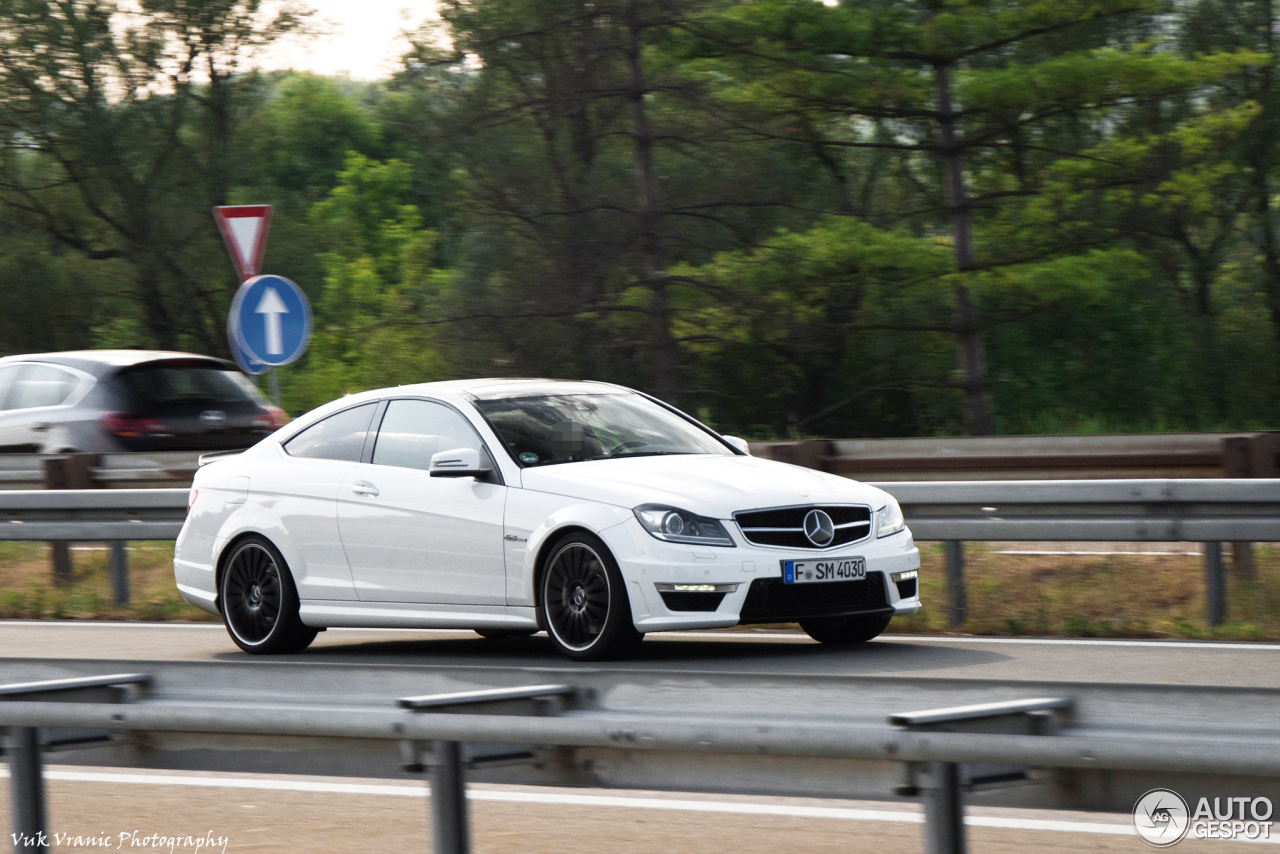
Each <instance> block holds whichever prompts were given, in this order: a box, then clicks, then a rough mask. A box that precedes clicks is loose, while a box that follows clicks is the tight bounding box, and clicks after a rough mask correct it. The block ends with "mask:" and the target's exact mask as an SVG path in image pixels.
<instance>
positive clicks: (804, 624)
mask: <svg viewBox="0 0 1280 854" xmlns="http://www.w3.org/2000/svg"><path fill="white" fill-rule="evenodd" d="M891 619H893V615H892V614H859V615H856V616H853V617H838V618H835V619H829V620H801V621H800V628H802V629H804V630H805V633H806V634H808V635H809V637H811V638H813V639H814V640H816V641H818V642H819V643H825V644H834V645H849V644H856V643H866V642H867V641H869V640H871V639H872V638H874V637H876V636H877V635H879V634H880V633H881V632H883V631H884V630H885V629H886V628H888V627H889V621H890V620H891Z"/></svg>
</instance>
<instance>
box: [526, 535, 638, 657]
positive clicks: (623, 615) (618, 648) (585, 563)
mask: <svg viewBox="0 0 1280 854" xmlns="http://www.w3.org/2000/svg"><path fill="white" fill-rule="evenodd" d="M550 555H551V556H550V558H549V559H548V560H547V568H546V571H545V572H544V573H543V575H542V599H541V607H542V618H543V622H544V624H545V625H546V627H547V634H548V635H549V636H550V637H551V640H552V642H553V643H554V644H555V645H556V646H557V647H559V649H560V651H561V652H563V653H564V654H565V655H567V656H569V657H570V658H573V659H576V660H578V661H602V660H606V659H611V658H620V657H622V656H625V655H627V654H628V653H629V652H631V651H632V650H633V649H635V647H636V645H637V644H638V643H639V642H640V640H641V639H642V638H643V637H644V635H643V634H642V633H640V632H638V631H636V627H635V624H634V623H633V622H632V620H631V602H630V600H629V599H628V598H627V590H626V585H625V584H624V583H623V580H622V573H621V571H619V569H618V565H617V563H616V562H615V561H614V559H613V555H611V554H610V553H609V550H608V549H607V548H605V545H604V543H602V542H601V541H600V540H599V539H598V538H597V537H594V536H592V535H590V534H586V533H575V534H569V535H568V536H566V537H564V538H563V539H561V540H560V541H559V542H558V543H556V544H555V546H554V547H553V548H552V549H551V552H550Z"/></svg>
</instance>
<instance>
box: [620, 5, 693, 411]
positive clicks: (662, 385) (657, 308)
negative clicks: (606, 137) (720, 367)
mask: <svg viewBox="0 0 1280 854" xmlns="http://www.w3.org/2000/svg"><path fill="white" fill-rule="evenodd" d="M627 33H628V36H629V38H628V40H627V62H628V65H629V67H630V72H631V80H630V88H631V92H630V96H631V123H632V134H633V139H634V141H635V157H636V190H637V195H638V199H637V203H638V204H637V208H636V217H637V220H638V222H639V226H640V251H641V254H642V256H643V259H644V260H643V265H644V284H645V286H646V287H648V288H649V292H650V294H651V300H650V305H649V311H650V317H651V320H652V323H653V333H652V334H653V343H652V346H653V391H654V394H655V395H656V396H657V397H659V398H661V399H662V400H665V401H667V402H668V403H673V404H674V403H677V402H678V401H679V397H680V389H679V379H678V378H677V376H676V354H675V339H673V338H672V336H671V309H670V306H669V304H668V299H667V297H668V295H667V281H666V279H667V270H666V265H665V264H664V263H663V260H662V246H661V243H660V241H659V234H658V231H659V227H660V225H661V219H662V215H661V212H660V211H659V210H658V203H657V198H658V191H657V179H656V177H655V175H654V171H653V131H652V130H651V129H650V127H649V116H648V113H647V111H646V109H645V104H644V96H645V91H646V90H645V82H644V70H643V68H642V67H641V57H640V52H641V48H642V44H641V36H642V35H643V24H642V22H641V20H640V2H639V0H629V2H628V3H627Z"/></svg>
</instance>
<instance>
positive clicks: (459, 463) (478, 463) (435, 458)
mask: <svg viewBox="0 0 1280 854" xmlns="http://www.w3.org/2000/svg"><path fill="white" fill-rule="evenodd" d="M491 471H493V464H492V463H490V462H489V455H488V454H484V455H481V453H480V452H479V451H477V450H476V449H475V448H455V449H454V450H452V451H441V452H440V453H438V454H432V455H431V468H430V470H429V474H430V475H431V476H432V477H484V476H485V475H487V474H488V473H489V472H491Z"/></svg>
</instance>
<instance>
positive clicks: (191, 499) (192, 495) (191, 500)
mask: <svg viewBox="0 0 1280 854" xmlns="http://www.w3.org/2000/svg"><path fill="white" fill-rule="evenodd" d="M199 495H200V490H198V489H196V488H195V487H194V486H193V487H191V491H190V492H188V493H187V512H188V513H190V512H191V508H192V507H194V506H196V497H197V496H199Z"/></svg>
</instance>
